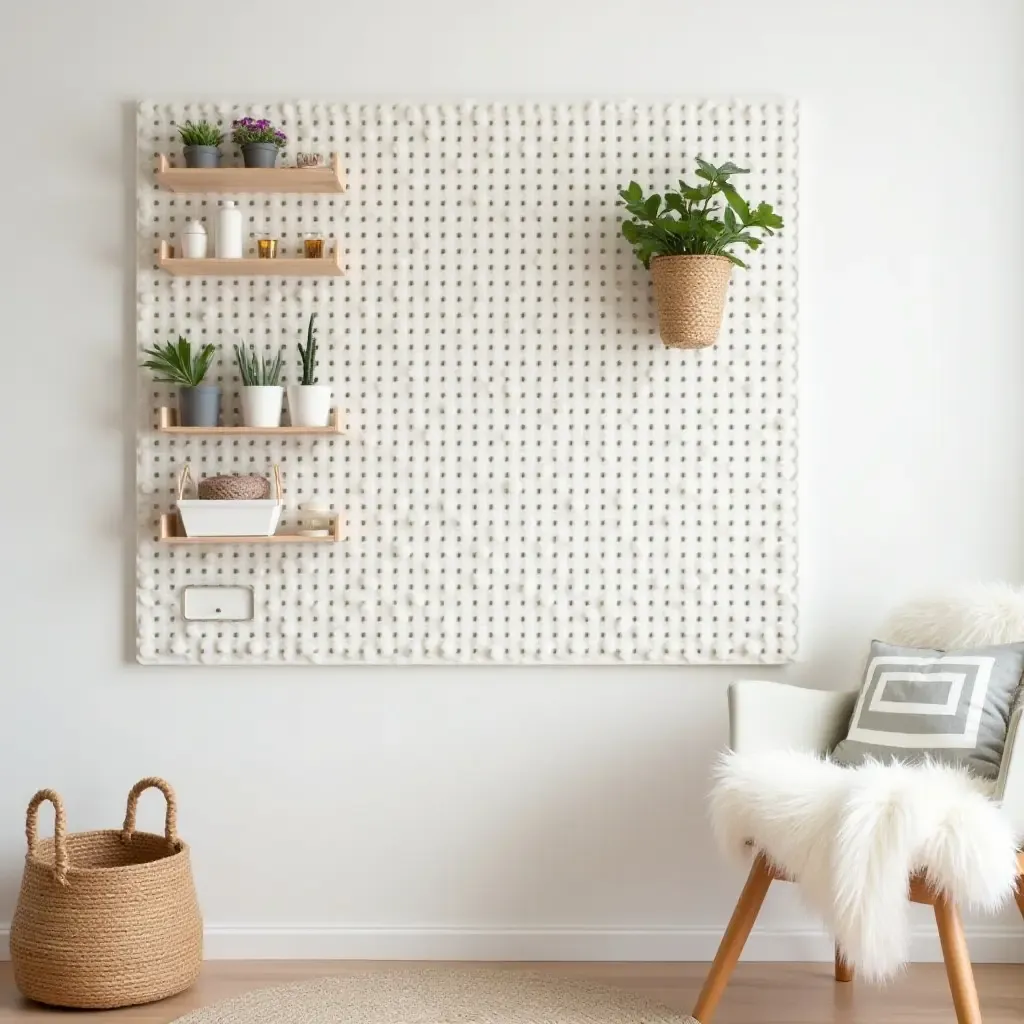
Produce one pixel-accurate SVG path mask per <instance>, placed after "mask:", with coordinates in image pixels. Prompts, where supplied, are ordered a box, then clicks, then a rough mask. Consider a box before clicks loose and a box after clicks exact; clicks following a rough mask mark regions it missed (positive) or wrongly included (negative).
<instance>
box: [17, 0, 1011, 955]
mask: <svg viewBox="0 0 1024 1024" xmlns="http://www.w3.org/2000/svg"><path fill="white" fill-rule="evenodd" d="M5 22H6V24H5V26H4V31H3V34H2V36H0V83H2V94H3V96H4V97H5V98H6V100H7V104H6V108H7V122H6V125H5V132H4V135H5V138H6V142H5V145H4V153H3V160H2V163H0V194H2V195H5V196H7V197H8V203H7V206H6V208H5V209H4V217H3V228H2V230H0V240H2V244H0V268H2V269H0V281H2V283H3V296H4V301H3V307H2V308H3V334H4V346H3V347H4V363H5V365H4V378H5V392H6V393H5V396H4V401H3V402H2V403H0V426H2V428H3V429H2V436H3V438H4V448H3V468H4V470H5V480H6V484H5V500H4V502H3V505H2V508H3V518H2V526H3V530H2V534H0V544H2V546H3V551H4V572H3V580H4V584H5V585H4V587H3V590H2V594H3V615H2V619H0V622H2V627H0V628H2V641H3V648H4V664H5V672H4V675H3V682H2V684H0V719H2V733H0V735H2V740H0V779H2V780H3V783H2V786H0V921H3V920H5V919H9V917H10V914H11V911H12V909H13V906H14V901H15V897H16V888H17V880H18V877H19V873H20V864H21V858H22V854H23V845H22V844H23V839H22V834H21V817H22V814H23V808H24V805H25V802H26V800H27V799H28V797H29V796H30V795H31V793H32V792H33V791H34V790H35V789H36V788H37V787H39V786H42V785H52V786H54V787H57V788H58V789H60V790H61V791H62V792H63V793H64V794H65V796H66V798H67V802H68V806H69V811H70V815H71V823H72V827H75V828H84V827H96V826H102V825H113V824H114V823H116V822H117V820H118V818H119V816H120V814H121V813H122V811H123V804H122V800H123V794H124V793H125V791H126V790H127V788H128V786H129V785H130V784H131V782H133V781H134V780H135V779H136V778H138V777H139V776H141V775H145V774H148V773H151V772H156V773H160V774H163V775H166V776H167V777H168V778H170V779H171V780H173V782H174V784H175V785H176V786H177V788H178V791H179V794H180V799H181V808H182V810H181V827H182V830H183V832H184V834H185V836H186V837H187V838H188V839H189V840H190V841H191V842H192V844H193V846H194V850H195V862H196V873H197V878H198V884H199V887H200V894H201V897H202V902H203V906H204V910H205V913H206V917H207V920H208V922H209V923H210V924H211V925H212V926H214V932H213V936H214V937H213V942H212V945H211V951H212V952H215V953H216V952H220V953H231V952H235V953H237V952H250V953H252V952H256V953H272V954H278V955H289V954H306V955H316V954H322V953H327V954H330V953H335V954H346V955H374V954H380V955H432V954H434V955H465V956H473V955H479V956H487V955H516V954H520V955H525V956H530V955H535V956H544V955H563V956H572V955H583V956H586V955H607V956H611V957H618V956H622V957H627V956H680V957H701V956H708V955H710V953H711V952H712V949H713V944H714V935H715V933H716V932H717V931H718V930H719V929H720V928H721V926H722V924H723V922H724V920H725V918H726V916H727V914H728V911H729V909H730V907H731V902H732V900H733V898H734V896H735V893H736V889H737V886H738V884H739V875H738V874H737V873H736V872H735V871H734V870H733V869H732V868H730V867H727V866H725V865H723V864H722V863H721V861H720V859H719V857H718V856H717V854H716V853H715V852H714V850H713V848H712V845H711V842H710V840H709V837H708V832H707V829H706V827H705V823H704V817H703V807H702V803H703V795H704V792H705V786H706V779H707V773H708V767H709V764H710V761H711V758H712V755H713V753H714V751H715V750H716V749H717V748H718V747H720V746H721V745H722V744H723V742H724V739H725V725H726V709H725V687H726V684H727V682H728V680H729V677H730V676H731V675H733V673H731V672H723V671H713V670H704V669H693V670H676V669H666V668H647V669H628V670H627V669H623V670H609V671H593V670H561V671H551V670H544V669H534V670H517V669H514V668H506V669H493V670H486V671H485V670H466V671H457V670H425V669H405V670H403V669H388V668H378V669H369V668H359V669H349V670H322V671H321V670H313V669H295V670H265V671H241V670H239V671H225V670H220V671H217V670H201V669H196V670H156V669H142V668H139V667H136V666H135V665H133V664H131V663H130V662H129V661H128V654H127V653H126V652H127V651H128V650H129V648H130V646H131V639H132V629H133V627H132V623H131V618H132V613H133V600H134V596H133V592H132V589H131V587H132V569H131V541H130V540H128V539H126V530H127V527H126V525H125V523H126V521H129V522H130V514H129V515H128V516H127V518H126V510H129V509H130V507H131V503H130V499H128V498H127V497H126V492H127V489H128V488H129V487H130V486H131V469H130V467H131V463H132V448H133V444H134V439H133V437H132V436H131V431H132V429H133V426H132V423H131V421H130V419H129V417H128V414H127V413H126V409H127V408H130V403H129V402H128V400H127V399H128V396H129V395H130V394H131V388H132V387H134V380H135V369H134V367H133V365H131V363H130V361H129V358H128V356H127V353H128V352H129V346H130V331H131V324H132V297H131V287H132V286H131V282H130V280H128V279H127V268H128V267H129V264H130V260H129V257H128V255H127V251H128V250H127V249H126V246H128V245H129V244H130V240H131V238H132V231H133V224H132V221H133V202H132V196H131V192H130V182H129V179H128V176H127V173H126V164H127V161H128V160H129V159H130V158H129V157H128V155H127V154H128V153H129V150H130V147H131V137H130V125H131V121H130V118H131V109H132V107H133V104H134V101H135V100H137V99H139V98H144V97H148V98H158V99H161V98H162V99H173V98H179V97H191V98H215V99H217V98H221V97H230V98H246V97H262V98H268V97H269V98H279V97H280V98H284V97H312V98H324V99H335V98H337V99H349V98H360V97H368V98H377V97H381V98H394V97H408V98H413V99H418V98H423V99H428V98H429V99H436V98H459V97H463V96H472V97H476V98H490V97H543V98H559V97H590V96H605V97H615V96H631V97H654V96H661V97H664V96H689V95H712V96H727V95H731V94H736V95H758V94H772V95H774V94H780V95H787V96H795V97H798V98H799V99H800V101H801V102H802V104H803V112H802V154H803V156H802V161H803V162H802V167H803V171H802V189H803V198H804V205H803V209H802V210H801V217H800V220H801V231H802V234H801V253H802V281H801V308H802V313H801V319H802V338H803V362H802V394H803V409H802V437H803V483H802V486H803V506H802V510H801V517H802V609H803V624H804V628H803V656H804V661H803V663H802V664H800V665H798V666H794V667H793V668H792V669H791V670H788V671H785V672H777V673H770V674H774V675H779V676H782V677H785V678H789V679H793V680H801V681H814V682H818V683H821V684H823V685H825V686H840V685H852V684H854V683H855V682H856V674H857V669H858V661H859V659H860V657H861V655H862V654H863V651H864V647H865V643H866V641H867V640H868V638H869V636H870V634H871V631H872V629H873V627H874V626H875V624H876V623H877V622H878V620H879V619H880V617H881V616H882V615H883V614H884V612H885V611H886V610H887V609H888V608H890V607H891V606H892V605H893V604H894V603H895V602H897V601H899V600H900V599H902V598H904V597H906V596H908V595H911V594H916V593H918V592H920V591H922V590H927V589H929V588H930V587H934V586H936V585H940V584H944V583H947V582H954V581H958V580H962V579H964V578H971V579H973V578H983V579H984V578H994V577H1010V578H1019V577H1020V576H1021V575H1022V570H1024V542H1022V538H1024V525H1022V520H1024V471H1022V468H1024V413H1022V403H1021V400H1020V392H1021V381H1022V380H1024V338H1022V333H1024V331H1022V329H1024V310H1022V308H1021V307H1022V299H1021V296H1022V294H1024V291H1022V288H1021V285H1020V282H1021V278H1022V271H1024V256H1022V248H1021V244H1020V235H1021V226H1022V213H1024V210H1022V195H1024V192H1022V189H1021V187H1020V176H1021V170H1020V169H1021V167H1022V166H1024V159H1022V157H1024V153H1022V149H1024V147H1022V137H1024V130H1022V125H1024V116H1022V115H1024V88H1022V86H1024V81H1022V79H1024V60H1022V59H1021V58H1022V48H1024V7H1022V6H1021V5H1020V4H1019V3H1018V2H1017V0H974V2H973V3H971V4H966V3H957V4H953V3H941V2H932V3H930V4H927V5H926V4H923V3H922V2H921V0H835V2H831V3H821V2H820V0H776V2H774V3H765V2H764V0H731V2H730V3H728V4H725V3H723V4H715V3H706V2H696V0H647V2H646V3H644V4H636V3H628V2H626V0H603V2H602V3H599V4H593V3H587V4H584V3H583V2H582V0H519V2H518V3H514V4H494V3H481V2H480V0H435V2H433V3H422V2H420V0H399V2H396V3H392V4H373V3H370V4H355V3H350V4H341V3H337V2H336V0H333V2H332V0H307V2H306V3H303V4H300V5H295V6H292V7H289V6H288V5H281V4H278V3H271V2H270V0H244V2H242V0H218V2H216V3H211V2H208V0H206V2H200V0H178V2H177V3H175V4H172V5H156V4H140V3H138V2H137V0H96V2H95V3H90V4H73V3H70V2H69V3H65V4H61V5H57V4H43V3H34V4H20V5H13V6H12V7H11V10H10V11H9V12H7V14H6V16H5ZM155 802H156V801H155V798H153V803H154V805H155ZM145 820H146V821H147V822H148V823H149V824H152V825H155V824H156V820H157V816H156V811H155V806H149V805H148V806H146V808H145ZM921 921H922V926H923V924H924V919H923V918H922V919H921ZM1012 926H1013V922H1012V919H1010V918H1006V919H1004V920H1003V921H1001V922H996V923H994V924H993V923H988V924H986V925H985V928H986V929H987V932H986V934H987V936H988V940H987V942H986V943H985V946H984V950H985V951H987V952H990V953H992V954H993V955H999V954H1001V955H1016V954H1019V953H1020V952H1021V947H1022V943H1021V942H1020V941H1019V939H1016V938H1014V939H1013V940H1012V941H1011V940H1009V939H1006V940H1005V941H1004V940H1003V939H1001V938H1000V936H1005V935H1006V934H1007V933H1006V932H1005V931H1000V929H1009V928H1011V927H1012ZM763 927H764V929H765V937H763V938H762V939H761V940H760V941H759V942H758V943H757V944H756V946H755V950H754V951H755V952H756V953H758V954H760V955H762V956H766V955H767V956H771V955H788V954H791V953H797V954H799V953H800V952H801V951H804V952H807V951H809V950H810V951H813V952H821V951H822V950H823V949H824V948H825V947H824V946H823V945H822V944H820V943H819V944H817V945H816V944H814V943H812V942H805V941H804V933H805V930H806V929H808V928H811V927H812V923H811V922H810V920H809V919H808V918H807V917H806V916H805V915H804V914H803V913H802V912H801V911H800V910H799V909H798V907H797V905H796V902H795V900H794V899H793V898H792V897H791V896H786V897H783V896H775V897H773V898H772V899H771V900H770V902H769V906H768V908H767V909H766V913H765V915H764V920H763ZM921 948H922V950H924V947H923V946H922V947H921ZM979 951H980V950H979ZM1015 951H1016V952H1015Z"/></svg>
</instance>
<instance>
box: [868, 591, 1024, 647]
mask: <svg viewBox="0 0 1024 1024" xmlns="http://www.w3.org/2000/svg"><path fill="white" fill-rule="evenodd" d="M878 639H880V640H886V641H887V642H888V643H891V644H903V645H905V646H908V647H932V648H936V649H938V650H940V651H957V650H960V651H962V650H965V649H967V648H970V647H990V646H992V645H993V644H1012V643H1017V642H1018V641H1020V640H1024V588H1021V587H1015V586H1013V585H1012V584H1010V583H971V584H968V585H966V586H963V587H959V588H958V589H956V590H954V591H952V592H950V593H947V594H943V595H940V596H938V597H933V598H924V599H921V600H918V601H911V602H910V603H909V604H905V605H903V606H902V607H901V608H899V609H897V611H896V612H895V614H893V615H892V616H891V617H890V618H889V621H888V622H887V623H886V624H885V626H884V627H883V629H882V631H881V635H880V636H879V638H878Z"/></svg>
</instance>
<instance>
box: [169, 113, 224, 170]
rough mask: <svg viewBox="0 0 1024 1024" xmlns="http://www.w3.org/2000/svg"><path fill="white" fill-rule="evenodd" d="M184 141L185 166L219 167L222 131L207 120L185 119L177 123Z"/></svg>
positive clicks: (222, 139)
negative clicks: (182, 122)
mask: <svg viewBox="0 0 1024 1024" xmlns="http://www.w3.org/2000/svg"><path fill="white" fill-rule="evenodd" d="M178 134H179V135H180V136H181V141H182V143H184V147H185V148H184V149H183V151H182V152H183V153H184V154H185V166H186V167H220V149H219V148H218V147H219V146H220V144H221V143H222V142H223V141H224V133H223V132H222V131H221V130H220V129H219V128H218V127H217V126H216V125H215V124H210V122H209V121H198V122H192V121H186V122H185V123H184V124H179V125H178Z"/></svg>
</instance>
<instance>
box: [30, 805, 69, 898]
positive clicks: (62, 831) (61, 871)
mask: <svg viewBox="0 0 1024 1024" xmlns="http://www.w3.org/2000/svg"><path fill="white" fill-rule="evenodd" d="M47 800H49V801H50V803H51V804H53V877H54V878H56V879H57V881H58V882H59V883H60V884H61V885H67V884H68V866H69V865H68V819H67V815H66V814H65V813H64V801H63V800H61V798H60V794H59V793H58V792H57V791H56V790H53V789H41V790H39V792H38V793H36V795H35V796H34V797H32V799H31V800H30V801H29V803H28V812H27V813H26V815H25V838H26V839H27V840H28V853H29V856H30V857H31V856H32V855H33V854H34V853H35V852H36V843H37V842H38V841H39V806H40V804H44V803H46V801H47Z"/></svg>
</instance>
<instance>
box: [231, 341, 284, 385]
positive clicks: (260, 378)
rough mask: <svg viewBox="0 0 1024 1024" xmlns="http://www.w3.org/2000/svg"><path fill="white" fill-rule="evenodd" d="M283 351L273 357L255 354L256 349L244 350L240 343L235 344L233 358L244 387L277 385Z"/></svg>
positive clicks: (279, 378)
mask: <svg viewBox="0 0 1024 1024" xmlns="http://www.w3.org/2000/svg"><path fill="white" fill-rule="evenodd" d="M283 358H284V353H283V352H281V351H278V353H277V355H276V356H275V357H274V359H268V358H267V357H266V356H257V355H256V349H255V348H252V349H251V351H249V352H246V351H245V349H244V348H242V346H241V345H236V346H235V360H236V362H237V363H238V373H239V376H240V377H241V378H242V383H243V384H244V385H245V386H246V387H277V386H278V385H280V383H281V360H282V359H283Z"/></svg>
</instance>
